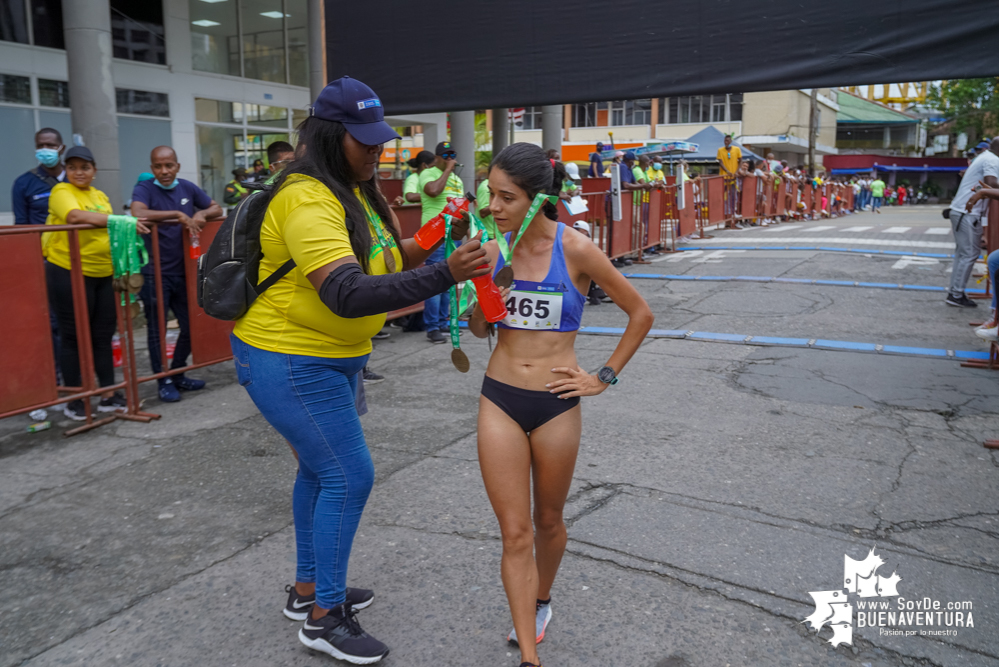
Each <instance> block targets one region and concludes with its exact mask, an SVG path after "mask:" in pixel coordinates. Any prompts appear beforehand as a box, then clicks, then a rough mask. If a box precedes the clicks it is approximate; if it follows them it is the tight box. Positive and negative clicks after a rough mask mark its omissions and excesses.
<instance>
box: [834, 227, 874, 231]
mask: <svg viewBox="0 0 999 667" xmlns="http://www.w3.org/2000/svg"><path fill="white" fill-rule="evenodd" d="M868 229H874V228H873V227H844V228H843V229H841V230H840V231H841V232H866V231H867V230H868Z"/></svg>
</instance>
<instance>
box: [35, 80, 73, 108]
mask: <svg viewBox="0 0 999 667" xmlns="http://www.w3.org/2000/svg"><path fill="white" fill-rule="evenodd" d="M38 103H39V104H41V105H42V106H43V107H62V108H64V109H68V108H69V84H68V83H66V82H65V81H52V80H51V79H39V80H38Z"/></svg>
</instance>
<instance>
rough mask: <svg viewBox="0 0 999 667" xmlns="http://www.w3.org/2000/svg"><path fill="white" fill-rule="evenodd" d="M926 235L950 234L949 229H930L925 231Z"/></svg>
mask: <svg viewBox="0 0 999 667" xmlns="http://www.w3.org/2000/svg"><path fill="white" fill-rule="evenodd" d="M926 233H927V234H937V235H940V236H943V235H944V234H950V227H930V228H929V229H927V230H926Z"/></svg>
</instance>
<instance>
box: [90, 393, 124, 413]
mask: <svg viewBox="0 0 999 667" xmlns="http://www.w3.org/2000/svg"><path fill="white" fill-rule="evenodd" d="M126 408H128V403H127V402H125V397H124V396H122V395H121V394H120V393H118V392H117V391H116V392H115V393H114V394H113V395H112V396H111V398H102V399H101V402H100V403H98V404H97V411H98V412H119V411H121V410H125V409H126Z"/></svg>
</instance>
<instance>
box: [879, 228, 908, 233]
mask: <svg viewBox="0 0 999 667" xmlns="http://www.w3.org/2000/svg"><path fill="white" fill-rule="evenodd" d="M910 229H912V227H889V228H888V229H882V230H881V232H882V233H883V234H905V233H906V232H907V231H909V230H910Z"/></svg>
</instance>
